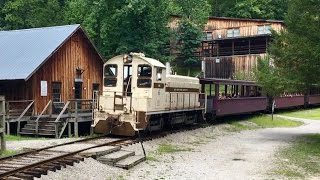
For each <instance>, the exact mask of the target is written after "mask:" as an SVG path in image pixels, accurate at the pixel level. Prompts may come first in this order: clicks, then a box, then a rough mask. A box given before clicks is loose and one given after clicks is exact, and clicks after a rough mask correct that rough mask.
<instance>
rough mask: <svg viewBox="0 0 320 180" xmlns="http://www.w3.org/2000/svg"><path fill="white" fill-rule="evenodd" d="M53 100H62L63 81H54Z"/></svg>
mask: <svg viewBox="0 0 320 180" xmlns="http://www.w3.org/2000/svg"><path fill="white" fill-rule="evenodd" d="M52 101H53V102H61V82H52Z"/></svg>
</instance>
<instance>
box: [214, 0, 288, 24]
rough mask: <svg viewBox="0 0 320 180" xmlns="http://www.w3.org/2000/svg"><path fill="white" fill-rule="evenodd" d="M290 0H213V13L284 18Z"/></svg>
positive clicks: (228, 15)
mask: <svg viewBox="0 0 320 180" xmlns="http://www.w3.org/2000/svg"><path fill="white" fill-rule="evenodd" d="M288 2H289V0H229V1H224V0H212V1H210V4H211V7H212V15H214V16H226V17H236V18H254V19H279V20H283V19H284V15H285V13H286V11H287V8H288V7H287V6H288Z"/></svg>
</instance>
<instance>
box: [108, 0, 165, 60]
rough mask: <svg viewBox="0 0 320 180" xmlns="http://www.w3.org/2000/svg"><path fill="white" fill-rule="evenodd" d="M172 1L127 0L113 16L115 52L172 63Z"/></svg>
mask: <svg viewBox="0 0 320 180" xmlns="http://www.w3.org/2000/svg"><path fill="white" fill-rule="evenodd" d="M167 7H168V1H166V0H164V1H157V0H141V1H136V0H127V1H126V3H125V5H124V6H123V7H122V8H121V9H119V10H118V11H117V12H116V13H115V14H114V16H113V21H114V22H115V27H114V31H113V32H111V34H112V35H113V37H116V39H114V41H113V42H116V44H115V47H116V49H115V52H116V53H117V54H121V53H127V52H131V51H134V52H143V53H145V54H146V55H147V56H151V57H153V58H156V59H160V60H163V61H167V60H169V57H168V55H169V47H168V46H167V43H168V42H169V37H170V33H169V28H168V27H167V24H168V20H169V14H168V8H167Z"/></svg>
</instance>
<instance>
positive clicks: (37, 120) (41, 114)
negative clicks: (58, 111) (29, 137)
mask: <svg viewBox="0 0 320 180" xmlns="http://www.w3.org/2000/svg"><path fill="white" fill-rule="evenodd" d="M49 107H52V100H50V101H49V102H48V103H47V105H46V106H45V107H44V109H43V110H42V112H41V113H40V115H39V116H38V117H37V119H36V136H38V134H39V119H40V118H41V117H42V116H43V114H44V112H46V111H47V110H48V108H49ZM51 109H52V108H51ZM51 112H52V111H50V116H51Z"/></svg>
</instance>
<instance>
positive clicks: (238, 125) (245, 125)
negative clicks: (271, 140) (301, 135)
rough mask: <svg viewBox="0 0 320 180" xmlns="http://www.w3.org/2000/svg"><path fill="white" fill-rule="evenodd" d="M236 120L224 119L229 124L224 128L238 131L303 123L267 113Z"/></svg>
mask: <svg viewBox="0 0 320 180" xmlns="http://www.w3.org/2000/svg"><path fill="white" fill-rule="evenodd" d="M237 119H238V121H235V120H234V119H233V120H231V119H230V120H229V118H228V119H225V122H226V123H227V124H229V125H230V126H228V127H226V128H225V129H226V130H227V131H229V132H240V131H243V130H252V129H258V128H275V127H298V126H300V125H302V124H303V122H300V121H292V120H288V119H284V118H279V117H274V118H273V120H272V119H271V116H268V115H256V116H243V117H242V118H240V119H239V118H237Z"/></svg>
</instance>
